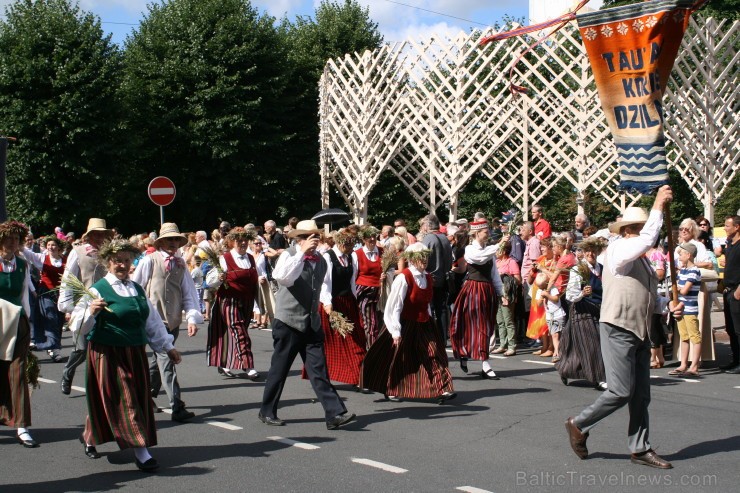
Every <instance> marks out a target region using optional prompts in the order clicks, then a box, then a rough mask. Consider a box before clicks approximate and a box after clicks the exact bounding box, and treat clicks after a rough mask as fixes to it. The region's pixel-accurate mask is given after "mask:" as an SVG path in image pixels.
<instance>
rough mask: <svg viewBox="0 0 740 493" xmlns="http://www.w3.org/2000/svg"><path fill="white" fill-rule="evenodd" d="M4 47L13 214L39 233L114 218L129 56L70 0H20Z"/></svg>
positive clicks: (2, 89)
mask: <svg viewBox="0 0 740 493" xmlns="http://www.w3.org/2000/svg"><path fill="white" fill-rule="evenodd" d="M0 53H2V57H0V122H1V123H0V133H2V134H5V135H10V136H15V137H17V138H18V142H17V144H11V147H10V150H9V152H8V169H7V185H8V193H7V205H8V214H9V217H12V218H17V219H21V220H24V221H27V222H29V223H30V224H32V225H33V226H34V227H35V228H36V229H37V231H38V232H43V231H48V229H49V228H50V227H53V226H57V225H60V226H65V227H70V226H74V227H75V228H76V229H78V230H80V229H81V228H83V227H84V225H85V224H86V221H87V218H88V217H90V216H98V217H108V218H110V217H111V216H112V215H114V214H115V211H116V209H117V194H116V190H115V187H116V181H117V178H118V176H119V172H120V171H121V167H119V166H112V165H114V164H118V160H117V155H118V153H117V147H116V142H117V139H118V136H117V135H118V133H117V130H116V126H117V122H118V121H119V117H120V115H119V113H118V108H119V105H118V104H117V101H116V87H117V83H118V82H117V81H118V77H119V72H120V63H121V62H120V61H121V56H120V53H119V51H118V49H117V47H116V46H115V45H114V44H112V43H111V41H110V36H106V35H104V33H103V30H102V29H101V26H100V20H99V19H98V18H97V17H96V16H94V15H92V14H90V13H87V12H84V11H82V10H80V8H79V6H78V5H77V4H76V3H72V2H70V1H68V0H47V1H43V2H40V1H32V0H19V1H17V2H16V3H14V4H12V5H10V6H9V7H8V8H7V9H6V20H5V21H4V22H0ZM102 191H104V192H105V193H100V192H102Z"/></svg>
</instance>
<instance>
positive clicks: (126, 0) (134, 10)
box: [80, 0, 156, 14]
mask: <svg viewBox="0 0 740 493" xmlns="http://www.w3.org/2000/svg"><path fill="white" fill-rule="evenodd" d="M148 3H151V0H80V7H82V9H83V10H88V11H92V12H96V13H97V12H101V11H103V10H116V9H121V10H124V11H125V12H127V13H129V14H140V13H143V12H147V8H146V5H147V4H148ZM155 3H156V0H155Z"/></svg>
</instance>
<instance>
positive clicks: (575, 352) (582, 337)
mask: <svg viewBox="0 0 740 493" xmlns="http://www.w3.org/2000/svg"><path fill="white" fill-rule="evenodd" d="M568 313H569V315H568V322H567V323H566V324H565V327H564V328H563V330H562V331H561V333H560V361H558V362H557V363H555V368H556V369H557V370H558V373H559V374H560V376H561V377H563V378H568V379H575V380H587V381H589V382H591V383H593V384H597V383H599V382H605V381H606V370H605V369H604V360H603V358H602V357H601V343H600V341H599V307H598V306H597V305H594V304H593V303H590V302H589V301H586V300H581V301H579V302H578V303H573V304H571V307H570V310H569V312H568Z"/></svg>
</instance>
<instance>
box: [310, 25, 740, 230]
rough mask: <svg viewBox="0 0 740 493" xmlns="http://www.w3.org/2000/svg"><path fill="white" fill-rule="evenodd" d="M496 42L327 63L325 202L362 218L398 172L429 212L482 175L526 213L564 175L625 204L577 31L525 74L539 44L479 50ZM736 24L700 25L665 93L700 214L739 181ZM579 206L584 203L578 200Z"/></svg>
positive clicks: (409, 48) (675, 143)
mask: <svg viewBox="0 0 740 493" xmlns="http://www.w3.org/2000/svg"><path fill="white" fill-rule="evenodd" d="M490 33H491V30H490V29H489V30H487V31H485V32H476V33H471V34H465V33H462V32H461V33H459V34H458V36H457V37H456V38H455V39H454V40H449V39H447V40H431V41H430V42H427V43H421V42H416V41H413V40H409V41H407V42H404V43H397V44H394V45H385V46H383V47H382V48H379V49H378V50H375V51H373V52H370V51H366V52H365V53H363V54H362V55H359V54H354V55H346V56H345V57H344V58H343V59H336V60H329V61H328V62H327V64H326V66H325V68H324V74H323V76H322V78H321V82H320V94H321V101H320V115H321V133H320V140H321V155H320V161H321V180H322V204H323V206H324V207H328V206H329V188H330V186H331V185H333V186H334V187H335V188H336V189H337V190H338V191H339V193H340V195H341V196H342V198H343V199H344V201H345V202H346V203H347V205H348V206H349V207H350V208H351V209H352V211H353V212H354V215H355V218H356V220H358V221H359V222H363V221H364V220H365V219H366V217H367V213H368V210H367V204H368V197H369V195H370V193H371V191H372V189H373V187H374V185H375V183H376V182H377V179H378V177H379V176H380V175H381V174H382V173H383V172H385V171H390V172H392V173H393V174H394V175H395V176H396V177H397V178H398V179H399V180H400V181H401V182H402V183H403V184H404V185H405V186H406V188H407V190H408V191H409V193H411V195H412V196H413V197H414V198H416V199H417V200H418V201H419V202H420V203H421V204H422V205H423V206H424V207H425V208H426V209H427V210H429V211H435V210H436V209H437V207H438V206H439V205H441V204H442V203H448V204H449V207H450V214H451V218H452V219H454V218H455V216H456V215H457V204H458V194H459V192H460V191H461V190H463V188H464V187H465V185H466V184H467V182H468V181H469V180H470V178H471V177H472V176H473V175H474V174H475V173H483V174H484V175H485V176H486V177H487V178H489V179H490V180H491V181H492V184H493V186H496V187H497V188H498V189H499V190H500V191H501V193H503V194H504V195H505V196H506V197H507V198H509V199H510V200H511V201H512V202H513V203H514V204H516V205H517V206H518V207H519V208H521V209H523V210H526V209H528V208H529V205H531V204H532V203H534V202H536V201H539V200H541V199H542V198H543V197H544V196H545V195H547V193H548V192H549V191H550V190H551V189H552V188H553V187H554V186H555V185H556V184H557V183H558V181H560V180H562V179H566V180H568V181H569V182H570V184H571V185H572V186H573V187H574V189H575V190H576V191H577V194H578V197H579V199H580V198H581V197H582V196H583V194H584V192H585V191H587V190H589V189H591V190H594V191H596V192H597V193H599V194H600V195H601V196H603V197H604V198H605V200H607V201H608V202H609V203H610V204H612V205H613V206H614V207H615V208H617V209H623V208H624V207H625V206H627V205H629V204H632V203H634V202H635V201H636V200H637V199H639V196H638V195H631V194H624V193H622V192H621V191H619V190H618V183H619V171H618V167H617V165H616V152H615V149H614V145H613V141H612V137H611V134H610V132H609V129H608V126H607V124H606V119H605V118H604V115H603V112H602V110H601V105H600V102H599V99H598V94H597V91H596V88H595V85H594V83H593V75H592V73H591V70H590V67H589V62H588V58H587V56H586V53H585V48H584V47H583V44H582V43H581V41H580V39H579V34H578V30H577V28H576V27H575V26H573V25H571V26H568V27H567V28H565V29H562V30H561V31H560V32H559V33H557V34H556V35H555V36H553V37H552V38H551V39H550V40H548V42H547V43H545V44H543V45H542V48H541V49H539V50H536V51H534V52H532V53H531V54H530V55H528V56H527V57H526V58H525V59H523V60H522V61H521V62H520V63H519V64H518V65H517V69H516V71H515V74H516V75H515V77H517V80H516V81H515V82H518V83H524V84H526V85H527V86H528V87H529V89H530V91H529V93H527V94H525V95H522V96H518V97H514V96H512V95H511V93H510V92H509V90H508V84H509V67H510V66H511V63H512V61H513V60H514V59H515V58H516V57H517V56H518V54H519V53H521V52H522V51H523V50H524V49H526V47H527V46H528V43H530V42H531V40H529V39H526V38H521V37H520V38H512V39H509V40H507V41H505V42H499V43H492V44H490V45H488V46H486V47H485V48H479V47H478V41H479V40H480V38H481V37H483V36H485V35H488V34H490ZM739 34H740V22H738V21H735V22H732V23H731V22H729V21H718V20H715V19H711V18H709V19H703V18H701V17H694V18H692V19H691V23H690V27H689V30H688V32H687V33H686V35H685V36H684V40H683V46H682V49H681V50H680V52H679V56H678V58H677V60H676V63H675V65H674V70H673V73H672V79H671V83H670V84H669V87H668V90H667V92H666V95H665V98H664V109H665V115H666V128H667V132H666V134H667V135H666V136H667V141H668V160H669V163H671V165H672V166H675V168H676V169H677V170H678V171H679V173H680V174H681V176H683V177H684V179H685V180H686V182H687V183H688V185H689V186H690V188H691V190H692V191H693V193H694V194H695V195H696V196H697V197H698V198H699V200H700V201H701V202H702V203H703V204H704V209H705V215H706V216H707V217H712V212H713V207H714V205H715V203H716V201H717V199H718V198H719V197H721V195H722V193H723V191H724V188H725V187H726V185H727V184H728V183H729V182H730V181H731V180H732V178H733V177H734V175H735V173H736V170H737V168H738V167H740V166H738V161H739V160H740V157H738V156H739V155H740V153H739V152H738V145H739V143H738V135H739V133H740V132H739V130H740V123H739V122H738V109H740V107H739V106H740V103H739V102H738V101H737V98H736V97H735V95H736V94H735V93H736V91H737V90H736V87H737V86H738V69H737V67H738V66H739V65H740V63H738V62H740V60H739V57H740V55H738V50H737V48H738V44H740V36H739ZM579 206H580V204H579Z"/></svg>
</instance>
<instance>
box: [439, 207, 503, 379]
mask: <svg viewBox="0 0 740 493" xmlns="http://www.w3.org/2000/svg"><path fill="white" fill-rule="evenodd" d="M470 236H471V240H472V241H471V242H470V244H469V245H468V246H466V247H465V255H464V258H465V262H466V263H467V266H468V267H467V279H466V281H465V283H464V284H463V287H462V289H461V290H460V294H458V295H457V299H456V300H455V307H454V309H453V311H452V318H451V320H450V332H449V333H450V342H451V343H452V351H453V354H454V355H455V358H459V359H460V368H461V369H462V371H463V372H464V373H467V372H468V360H469V359H477V360H480V361H482V362H483V364H482V367H481V368H482V369H481V373H480V375H481V377H483V378H490V379H492V380H498V376H496V373H495V372H494V371H493V369H492V368H491V365H490V364H489V363H488V359H489V354H488V352H489V337H490V336H491V335H493V331H494V324H495V323H496V309H497V307H498V300H499V298H500V297H501V296H502V294H503V284H502V283H501V277H500V276H499V273H498V269H497V268H496V252H497V251H498V245H488V238H489V232H488V221H485V220H483V221H475V222H472V223H470Z"/></svg>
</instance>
